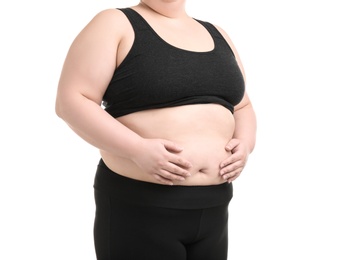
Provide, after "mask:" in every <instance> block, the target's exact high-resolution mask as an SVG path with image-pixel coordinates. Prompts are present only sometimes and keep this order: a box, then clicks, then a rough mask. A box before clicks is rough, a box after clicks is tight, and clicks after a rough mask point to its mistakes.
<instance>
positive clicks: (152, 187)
mask: <svg viewBox="0 0 346 260" xmlns="http://www.w3.org/2000/svg"><path fill="white" fill-rule="evenodd" d="M94 188H95V189H96V190H98V191H101V192H106V193H107V194H109V195H110V196H111V197H112V199H117V200H119V201H124V202H127V203H132V204H138V205H142V206H155V207H165V208H175V209H201V208H210V207H215V206H219V205H223V204H225V203H229V202H230V200H231V199H232V196H233V186H232V183H223V184H218V185H207V186H182V185H175V186H169V185H162V184H156V183H151V182H145V181H140V180H135V179H131V178H128V177H125V176H122V175H120V174H117V173H115V172H113V171H112V170H110V169H109V168H108V167H107V166H106V164H105V163H104V162H103V160H102V159H101V160H100V162H99V164H98V167H97V171H96V175H95V182H94Z"/></svg>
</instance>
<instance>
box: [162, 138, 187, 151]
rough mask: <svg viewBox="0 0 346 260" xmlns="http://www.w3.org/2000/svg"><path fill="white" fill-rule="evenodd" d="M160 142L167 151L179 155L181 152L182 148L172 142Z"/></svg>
mask: <svg viewBox="0 0 346 260" xmlns="http://www.w3.org/2000/svg"><path fill="white" fill-rule="evenodd" d="M162 142H163V145H164V146H165V148H166V149H167V150H168V151H171V152H176V153H179V152H181V151H182V150H183V147H181V146H179V145H177V144H176V143H174V142H171V141H168V140H162Z"/></svg>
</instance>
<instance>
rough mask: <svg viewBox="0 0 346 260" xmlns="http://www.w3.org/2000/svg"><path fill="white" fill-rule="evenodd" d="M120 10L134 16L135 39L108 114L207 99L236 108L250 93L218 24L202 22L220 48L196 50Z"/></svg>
mask: <svg viewBox="0 0 346 260" xmlns="http://www.w3.org/2000/svg"><path fill="white" fill-rule="evenodd" d="M120 10H121V11H123V12H124V14H125V15H126V16H127V18H128V19H129V21H130V23H131V25H132V28H133V30H134V34H135V39H134V42H133V45H132V48H131V50H130V51H129V53H128V54H127V56H126V57H125V59H124V61H123V62H122V63H121V64H120V65H119V66H118V68H117V69H116V70H115V72H114V75H113V78H112V79H111V81H110V83H109V86H108V88H107V91H106V92H105V95H104V97H103V105H104V106H105V110H106V111H107V112H108V113H110V114H111V115H112V116H113V117H119V116H123V115H126V114H129V113H133V112H137V111H141V110H146V109H154V108H163V107H172V106H181V105H189V104H202V103H215V104H220V105H222V106H225V107H226V108H227V109H229V110H230V111H231V112H232V113H233V112H234V106H235V105H237V104H238V103H239V102H240V101H241V99H242V98H243V95H244V92H245V86H244V78H243V75H242V73H241V70H240V68H239V66H238V64H237V61H236V59H235V57H234V53H233V51H232V49H231V48H230V46H229V45H228V44H227V42H226V41H225V39H224V38H223V37H222V35H221V34H220V33H219V31H218V30H217V29H216V28H215V27H214V26H213V25H212V24H210V23H208V22H204V21H200V20H196V21H198V22H199V23H200V24H201V25H203V26H204V27H205V28H206V29H207V30H208V31H209V33H210V35H211V36H212V38H213V40H214V49H213V50H211V51H207V52H194V51H188V50H183V49H180V48H177V47H174V46H172V45H170V44H168V43H167V42H165V41H164V40H163V39H162V38H160V36H159V35H158V34H157V33H156V32H155V31H154V30H153V28H152V27H151V26H150V25H149V24H148V23H147V22H146V21H145V20H144V18H143V17H142V16H141V15H140V14H138V13H137V12H136V11H134V10H133V9H131V8H124V9H120Z"/></svg>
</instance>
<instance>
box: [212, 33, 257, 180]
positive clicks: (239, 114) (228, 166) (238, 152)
mask: <svg viewBox="0 0 346 260" xmlns="http://www.w3.org/2000/svg"><path fill="white" fill-rule="evenodd" d="M217 28H218V30H219V31H220V33H221V34H222V35H223V37H224V38H225V39H226V41H227V42H228V44H229V46H230V47H231V49H232V51H233V53H234V55H235V58H236V60H237V63H238V66H239V68H240V70H241V71H242V74H243V77H244V81H245V82H246V76H245V72H244V67H243V64H242V62H241V59H240V57H239V54H238V52H237V50H236V48H235V46H234V44H233V42H232V41H231V39H230V38H229V36H228V35H227V33H226V32H225V31H224V30H223V29H222V28H220V27H217ZM233 116H234V120H235V130H234V134H233V138H232V139H231V140H230V141H229V142H228V144H227V145H226V147H225V149H226V151H229V152H232V155H231V156H229V157H228V158H227V159H225V160H224V161H222V162H221V164H220V175H221V176H222V177H223V178H224V179H225V180H227V181H228V182H232V181H234V180H235V179H236V178H238V177H239V175H240V173H241V172H242V171H243V169H244V167H245V165H246V162H247V159H248V156H249V155H250V153H251V152H252V151H253V149H254V148H255V143H256V131H257V120H256V114H255V111H254V109H253V106H252V103H251V100H250V98H249V96H248V94H247V92H246V91H245V94H244V97H243V99H242V101H241V102H240V103H239V104H238V105H236V106H235V108H234V114H233Z"/></svg>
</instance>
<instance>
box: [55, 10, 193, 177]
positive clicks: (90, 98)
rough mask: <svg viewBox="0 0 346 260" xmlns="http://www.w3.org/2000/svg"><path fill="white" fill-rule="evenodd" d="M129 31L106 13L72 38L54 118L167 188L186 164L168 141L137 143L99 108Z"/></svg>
mask: <svg viewBox="0 0 346 260" xmlns="http://www.w3.org/2000/svg"><path fill="white" fill-rule="evenodd" d="M129 26H130V25H129V23H128V21H127V19H126V17H125V16H124V14H123V13H122V12H121V11H119V10H115V9H114V10H105V11H102V12H100V13H99V14H97V15H96V16H95V17H94V18H93V19H92V20H91V21H90V22H89V23H88V24H87V25H86V27H85V28H84V29H83V30H82V31H81V32H80V33H79V34H78V35H77V37H76V38H75V40H74V41H73V43H72V44H71V47H70V49H69V51H68V54H67V56H66V59H65V62H64V65H63V69H62V72H61V76H60V80H59V84H58V90H57V96H56V114H57V115H58V116H59V117H60V118H62V119H63V120H64V121H65V122H66V123H67V124H68V125H69V126H70V127H71V128H72V129H73V130H74V131H75V133H76V134H78V135H79V136H80V137H81V138H83V139H84V140H85V141H87V142H88V143H90V144H91V145H93V146H95V147H97V148H99V149H101V150H104V151H106V152H108V153H110V154H113V155H115V156H120V157H123V158H127V159H129V160H133V161H134V162H135V163H137V164H138V166H139V167H141V168H142V169H143V171H144V172H146V173H148V174H152V175H154V176H155V177H156V178H157V179H159V180H161V181H162V182H163V183H171V182H170V181H167V180H173V179H179V178H180V177H181V176H186V175H187V174H188V172H187V170H186V168H188V167H190V164H189V162H187V161H186V160H184V159H183V158H181V157H179V156H178V155H177V153H178V152H180V151H181V148H179V147H177V146H176V145H175V144H174V143H172V142H169V141H167V140H159V139H157V140H156V139H155V140H153V139H151V140H148V139H144V138H142V137H141V136H139V135H138V134H136V133H135V132H133V131H131V130H130V129H129V128H127V127H126V126H124V125H123V124H121V123H120V122H119V121H118V120H116V119H114V118H113V117H112V116H110V115H109V114H108V113H107V112H106V111H104V109H103V108H102V107H101V102H102V98H103V95H104V93H105V91H106V89H107V87H108V84H109V82H110V80H111V78H112V76H113V73H114V70H115V69H116V67H117V58H118V54H119V46H121V43H122V40H123V39H124V37H125V36H126V37H129V31H130V32H131V28H129ZM143 158H145V159H143Z"/></svg>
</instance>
